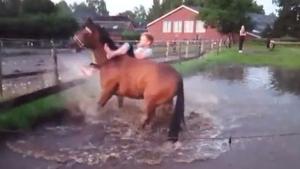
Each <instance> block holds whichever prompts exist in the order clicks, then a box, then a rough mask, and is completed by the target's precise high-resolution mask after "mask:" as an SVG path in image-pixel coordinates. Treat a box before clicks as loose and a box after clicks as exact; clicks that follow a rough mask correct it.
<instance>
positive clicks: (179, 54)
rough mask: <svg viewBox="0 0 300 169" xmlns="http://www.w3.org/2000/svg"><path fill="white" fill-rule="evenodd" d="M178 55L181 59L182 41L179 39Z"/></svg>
mask: <svg viewBox="0 0 300 169" xmlns="http://www.w3.org/2000/svg"><path fill="white" fill-rule="evenodd" d="M178 56H179V60H180V59H181V42H180V41H178Z"/></svg>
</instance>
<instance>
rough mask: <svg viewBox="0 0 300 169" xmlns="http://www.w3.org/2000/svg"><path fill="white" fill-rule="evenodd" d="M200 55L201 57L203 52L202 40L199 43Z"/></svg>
mask: <svg viewBox="0 0 300 169" xmlns="http://www.w3.org/2000/svg"><path fill="white" fill-rule="evenodd" d="M200 45H201V46H200V54H201V55H202V53H203V52H204V40H201V41H200Z"/></svg>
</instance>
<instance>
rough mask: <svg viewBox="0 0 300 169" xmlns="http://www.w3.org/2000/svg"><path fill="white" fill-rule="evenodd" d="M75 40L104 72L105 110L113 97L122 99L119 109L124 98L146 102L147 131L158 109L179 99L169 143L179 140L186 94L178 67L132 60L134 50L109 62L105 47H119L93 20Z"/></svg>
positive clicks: (85, 25)
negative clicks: (91, 53)
mask: <svg viewBox="0 0 300 169" xmlns="http://www.w3.org/2000/svg"><path fill="white" fill-rule="evenodd" d="M73 39H74V41H75V42H76V46H77V49H82V48H84V47H86V48H88V49H90V50H91V51H92V52H93V54H94V56H95V59H96V62H97V63H96V64H94V66H95V67H97V68H98V69H99V70H100V78H101V87H102V93H101V97H100V100H99V104H100V106H101V107H103V106H104V105H105V104H106V103H107V101H108V100H109V99H110V98H111V97H112V96H113V95H117V96H118V97H119V101H120V102H119V106H120V104H121V103H122V101H121V96H126V97H130V98H135V99H144V104H145V111H146V113H147V118H146V119H145V121H144V122H143V125H142V127H143V128H144V127H145V125H147V124H149V123H150V121H151V119H152V118H153V116H154V114H155V109H156V108H157V107H158V106H160V105H168V104H170V103H172V100H173V97H174V96H177V100H176V105H175V110H174V113H173V115H172V119H171V123H170V128H169V134H168V140H170V141H173V142H175V141H177V140H178V133H179V131H180V130H181V123H183V124H184V91H183V80H182V77H181V75H180V74H179V73H178V72H177V71H176V70H175V69H174V68H172V67H171V66H170V65H168V64H163V63H155V62H153V61H150V60H139V59H135V58H134V57H130V55H132V51H131V52H130V53H128V54H126V55H120V56H117V57H114V58H112V59H110V60H108V59H107V58H106V53H105V51H104V44H108V46H109V47H110V48H111V49H117V46H116V45H115V43H114V42H113V41H112V39H111V38H110V36H109V34H108V32H107V31H106V30H105V29H104V28H102V27H99V26H98V25H96V24H94V23H93V21H92V20H90V19H88V20H87V21H86V23H85V24H84V26H83V27H82V28H81V29H80V30H79V31H78V32H77V33H76V34H75V35H74V37H73Z"/></svg>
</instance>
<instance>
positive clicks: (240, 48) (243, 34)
mask: <svg viewBox="0 0 300 169" xmlns="http://www.w3.org/2000/svg"><path fill="white" fill-rule="evenodd" d="M245 38H246V30H245V26H244V25H242V26H241V30H240V39H239V53H243V46H244V41H245Z"/></svg>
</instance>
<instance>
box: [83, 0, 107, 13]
mask: <svg viewBox="0 0 300 169" xmlns="http://www.w3.org/2000/svg"><path fill="white" fill-rule="evenodd" d="M86 3H87V6H88V7H89V8H90V9H91V10H93V11H95V12H96V13H97V14H99V15H100V16H108V15H109V12H108V10H107V8H106V3H105V1H104V0H86Z"/></svg>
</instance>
